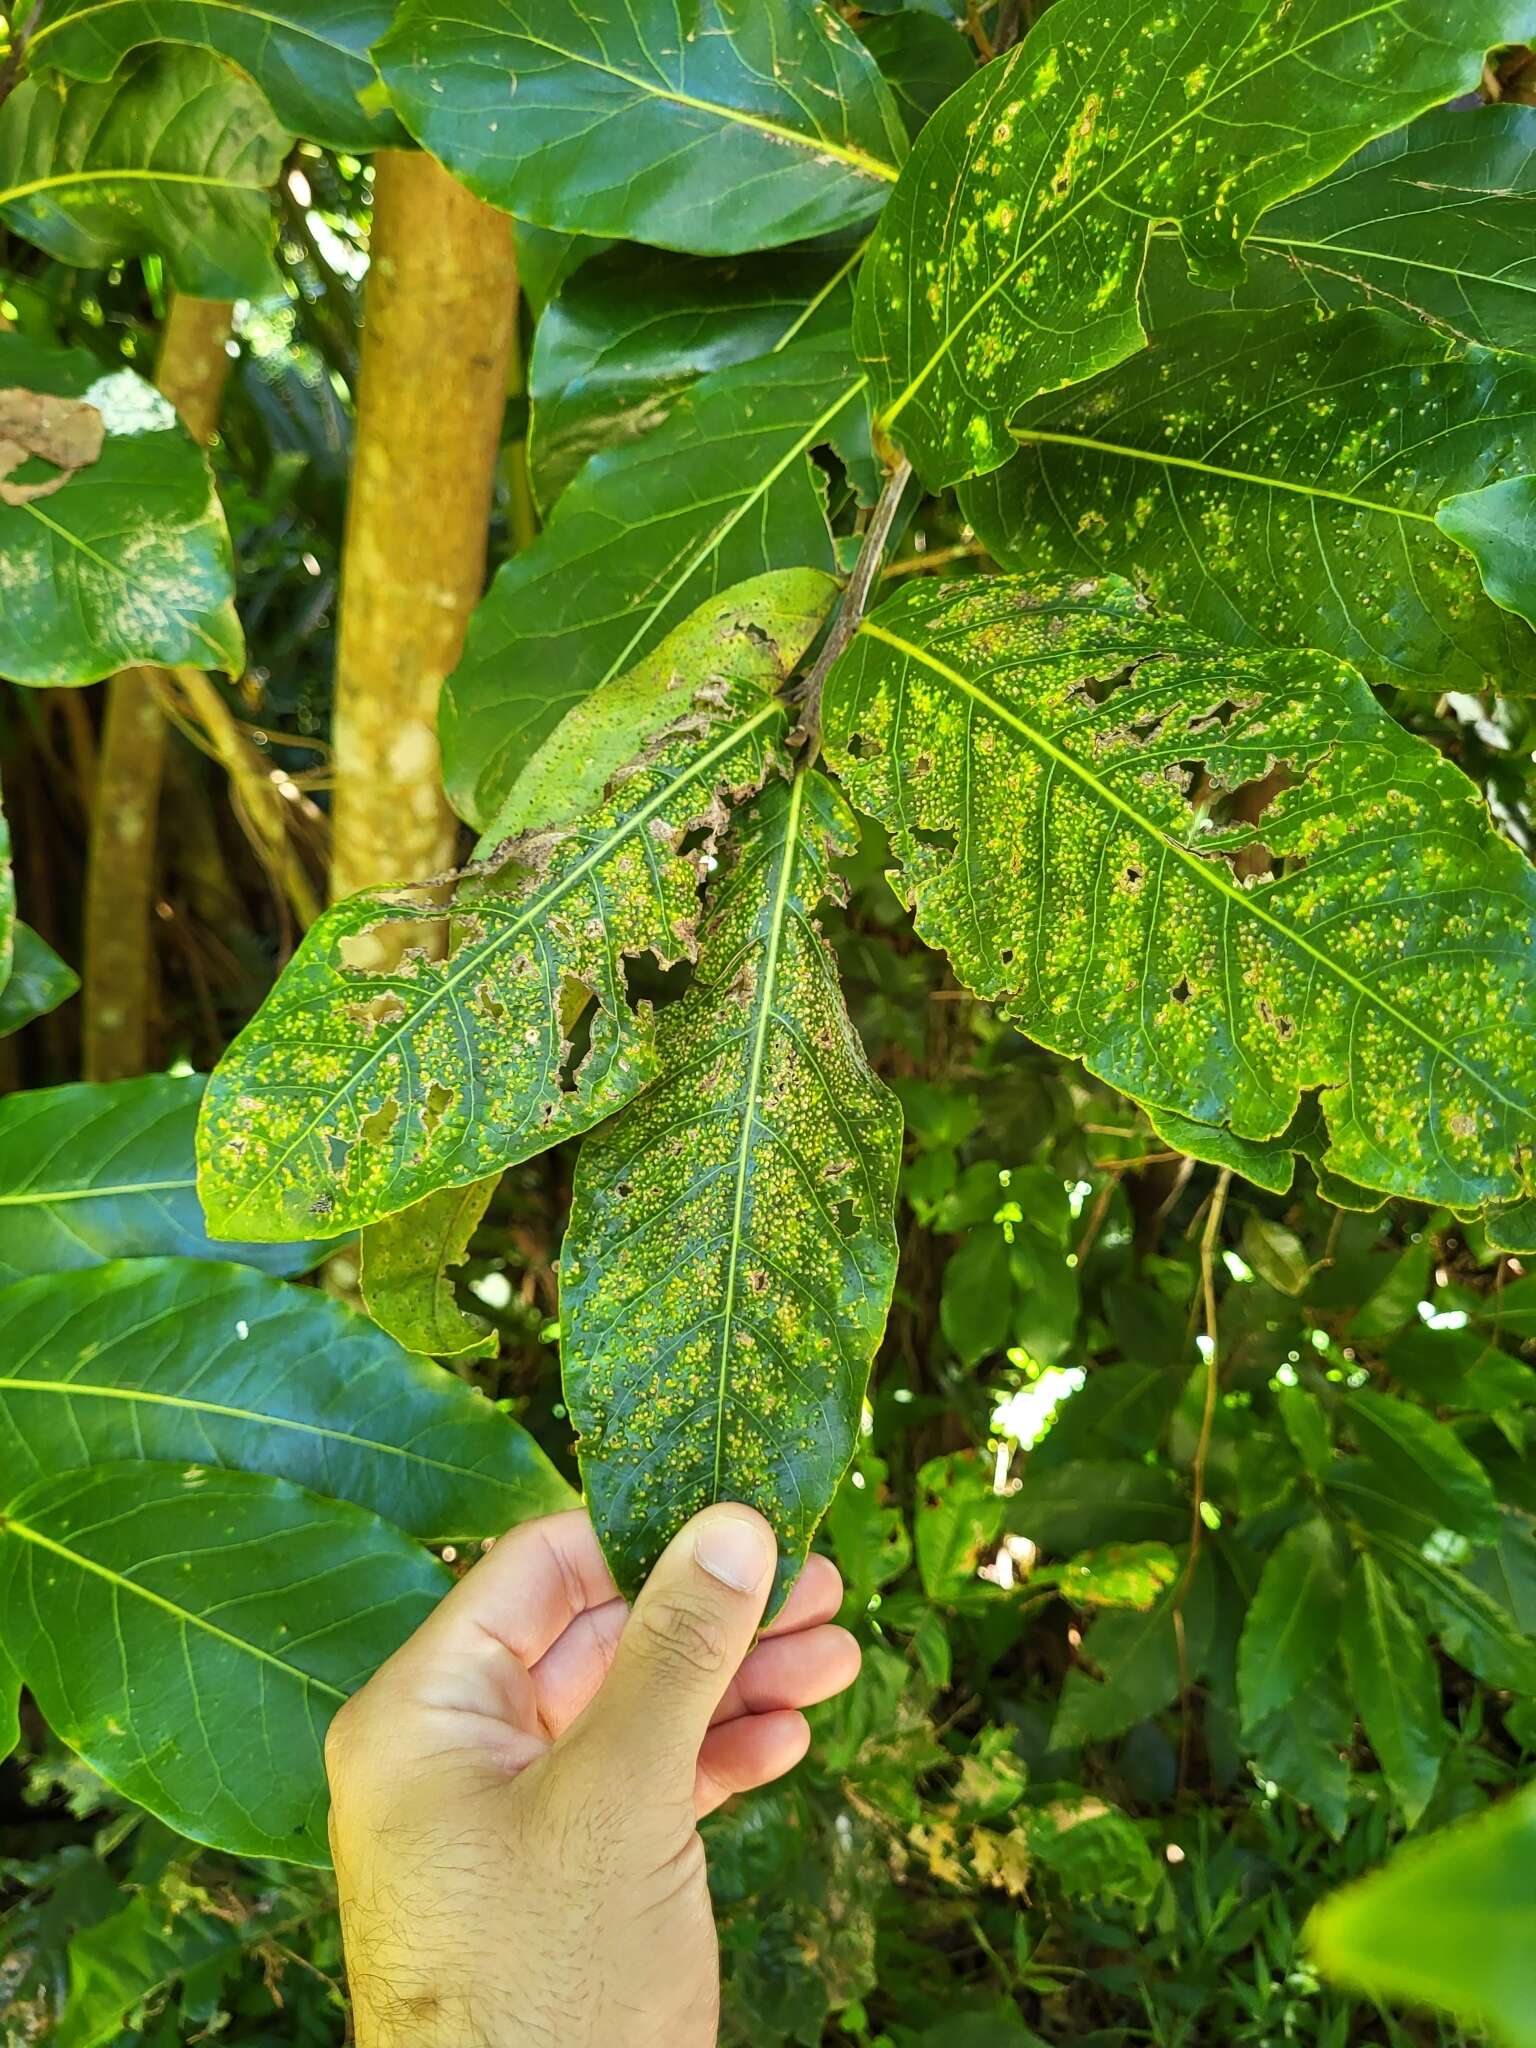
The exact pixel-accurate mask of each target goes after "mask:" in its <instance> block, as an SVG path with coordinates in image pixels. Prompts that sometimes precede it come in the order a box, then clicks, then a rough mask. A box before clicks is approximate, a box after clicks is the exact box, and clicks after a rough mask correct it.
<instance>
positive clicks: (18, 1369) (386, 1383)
mask: <svg viewBox="0 0 1536 2048" xmlns="http://www.w3.org/2000/svg"><path fill="white" fill-rule="evenodd" d="M0 1332H3V1334H4V1343H3V1353H0V1469H3V1470H4V1472H5V1474H6V1480H7V1484H9V1485H11V1486H13V1487H19V1486H23V1485H26V1484H27V1483H28V1482H29V1481H31V1480H33V1479H40V1478H43V1477H45V1476H46V1475H47V1474H48V1473H50V1472H54V1471H58V1470H60V1469H61V1468H63V1467H65V1466H72V1465H93V1464H104V1463H109V1462H111V1461H113V1460H120V1459H122V1458H123V1457H124V1456H125V1455H126V1454H127V1453H128V1452H129V1451H130V1450H132V1451H134V1452H136V1453H137V1455H138V1456H140V1457H144V1458H150V1459H157V1460H159V1461H161V1462H163V1463H167V1464H176V1463H186V1464H196V1465H206V1466H223V1467H226V1468H229V1469H232V1470H239V1471H246V1472H269V1473H271V1474H272V1475H273V1476H274V1477H276V1478H279V1479H291V1480H292V1481H293V1482H294V1483H295V1484H296V1485H299V1486H304V1487H307V1488H308V1489H309V1491H310V1492H311V1493H318V1494H325V1495H327V1496H329V1497H331V1498H334V1499H337V1500H349V1501H352V1502H355V1503H356V1505H357V1506H359V1507H363V1508H369V1509H371V1510H372V1511H373V1512H374V1513H375V1514H377V1515H381V1516H382V1517H383V1518H384V1519H385V1520H386V1521H389V1522H393V1523H395V1524H396V1525H397V1526H398V1527H399V1528H402V1529H405V1530H407V1531H408V1532H409V1533H410V1534H411V1535H413V1536H418V1537H421V1538H422V1539H424V1540H429V1541H432V1542H437V1543H445V1542H449V1541H456V1542H461V1543H462V1542H478V1541H479V1540H480V1539H481V1538H482V1537H487V1536H499V1535H501V1533H502V1532H503V1531H504V1530H505V1529H508V1528H510V1527H511V1526H512V1524H513V1523H514V1522H522V1521H527V1520H528V1519H529V1518H530V1517H532V1516H534V1515H541V1514H553V1513H556V1512H558V1511H559V1510H560V1509H562V1508H566V1507H569V1506H570V1505H571V1504H572V1494H571V1490H570V1488H569V1487H568V1486H567V1485H566V1484H565V1482H564V1480H563V1479H561V1478H560V1477H559V1475H558V1474H557V1473H556V1471H555V1469H554V1467H553V1466H552V1465H551V1464H550V1463H549V1461H548V1459H547V1458H546V1457H545V1456H544V1454H543V1452H542V1451H540V1450H539V1448H538V1446H537V1445H536V1444H535V1443H534V1441H533V1439H532V1437H530V1436H529V1435H528V1433H527V1432H526V1431H525V1430H524V1429H522V1428H520V1427H519V1425H518V1424H517V1423H515V1422H513V1421H512V1420H511V1418H510V1417H508V1416H506V1415H504V1414H502V1412H501V1411H500V1409H498V1408H496V1407H495V1406H493V1404H492V1403H491V1402H490V1401H488V1400H487V1399H486V1398H485V1397H484V1395H482V1394H479V1393H477V1392H476V1391H475V1390H474V1389H473V1388H471V1387H469V1386H466V1385H465V1384H464V1382H463V1381H462V1380H459V1379H456V1378H455V1377H454V1376H453V1374H451V1373H448V1372H444V1371H443V1370H442V1369H441V1368H440V1367H437V1366H433V1365H429V1364H428V1363H427V1362H426V1360H425V1359H422V1358H416V1357H413V1356H412V1355H411V1354H410V1353H409V1352H407V1351H405V1350H403V1349H402V1348H401V1346H400V1345H399V1344H397V1343H396V1342H395V1341H394V1339H393V1338H392V1337H389V1336H386V1335H385V1333H384V1332H383V1331H382V1330H379V1329H376V1328H375V1327H374V1325H373V1324H372V1323H370V1322H368V1321H366V1320H365V1319H364V1318H363V1317H362V1316H359V1315H357V1314H355V1313H354V1312H353V1311H352V1310H350V1309H347V1308H344V1307H343V1306H342V1304H341V1303H340V1302H338V1301H333V1300H332V1299H331V1297H330V1296H329V1295H327V1294H323V1293H321V1292H320V1291H319V1289H317V1288H313V1287H285V1286H284V1285H283V1284H282V1283H281V1281H277V1280H268V1279H266V1278H264V1277H263V1276H262V1275H261V1274H259V1273H252V1272H250V1271H249V1270H248V1269H246V1268H245V1267H242V1266H217V1265H207V1264H202V1263H197V1262H194V1261H192V1260H188V1259H135V1260H131V1261H129V1260H125V1261H122V1262H120V1263H118V1264H114V1265H109V1266H102V1267H98V1268H97V1269H96V1270H94V1271H91V1272H83V1273H69V1274H55V1275H47V1276H44V1277H43V1278H41V1279H37V1280H23V1281H20V1282H19V1283H18V1284H17V1285H15V1286H14V1287H10V1288H7V1289H5V1290H4V1291H3V1292H0Z"/></svg>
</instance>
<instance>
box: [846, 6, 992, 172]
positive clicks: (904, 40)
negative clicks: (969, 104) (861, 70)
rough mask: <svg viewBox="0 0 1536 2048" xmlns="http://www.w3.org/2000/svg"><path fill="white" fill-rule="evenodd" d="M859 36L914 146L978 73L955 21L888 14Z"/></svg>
mask: <svg viewBox="0 0 1536 2048" xmlns="http://www.w3.org/2000/svg"><path fill="white" fill-rule="evenodd" d="M859 36H860V39H861V40H862V42H863V44H864V47H865V49H866V50H868V51H869V53H870V55H871V56H872V57H873V58H874V60H875V62H876V63H877V64H878V65H879V66H880V70H881V73H882V74H883V76H884V78H885V82H886V84H887V85H888V86H889V87H890V88H891V91H892V93H893V94H894V96H895V100H896V106H897V110H898V112H899V113H900V115H901V119H902V125H903V126H904V127H905V129H906V131H907V134H908V135H909V136H911V137H912V139H913V140H914V141H915V140H916V139H917V137H918V135H920V134H921V132H922V130H923V129H924V128H925V127H926V126H927V124H928V123H929V121H931V120H932V119H933V116H934V115H935V114H936V113H937V112H938V110H939V108H940V107H941V106H942V105H943V104H944V102H945V100H947V99H948V98H949V96H950V94H951V93H954V92H958V91H959V90H960V88H961V86H962V85H964V84H965V82H966V80H967V79H968V78H969V77H970V76H971V74H972V73H973V72H974V71H975V69H976V50H975V46H974V44H972V43H971V42H970V41H969V39H968V38H967V37H966V36H965V35H964V34H963V33H962V31H961V30H960V28H959V26H958V25H957V24H956V23H955V22H954V21H952V20H948V19H945V18H942V17H940V16H938V15H934V14H922V13H917V12H913V11H910V10H908V11H904V12H902V13H898V14H888V15H886V16H885V17H884V18H883V19H879V18H877V19H875V20H872V21H866V22H864V23H863V24H862V26H861V27H860V29H859Z"/></svg>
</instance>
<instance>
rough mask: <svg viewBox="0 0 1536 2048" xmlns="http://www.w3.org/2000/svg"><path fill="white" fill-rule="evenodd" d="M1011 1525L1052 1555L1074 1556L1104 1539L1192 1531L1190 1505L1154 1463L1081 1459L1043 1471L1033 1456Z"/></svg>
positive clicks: (1134, 1539) (1153, 1537)
mask: <svg viewBox="0 0 1536 2048" xmlns="http://www.w3.org/2000/svg"><path fill="white" fill-rule="evenodd" d="M1008 1526H1009V1528H1010V1529H1012V1530H1014V1531H1015V1532H1016V1533H1017V1534H1018V1535H1020V1536H1027V1537H1028V1538H1029V1540H1030V1541H1031V1543H1036V1544H1038V1545H1039V1546H1040V1548H1041V1549H1042V1550H1044V1551H1048V1552H1049V1553H1050V1554H1051V1555H1052V1556H1053V1557H1071V1556H1072V1555H1073V1554H1074V1553H1075V1552H1077V1551H1080V1550H1092V1549H1093V1548H1094V1547H1095V1545H1097V1544H1101V1543H1137V1542H1151V1541H1154V1540H1156V1539H1158V1538H1164V1539H1169V1540H1172V1539H1176V1538H1178V1537H1179V1536H1181V1535H1184V1534H1185V1533H1187V1531H1188V1528H1189V1508H1188V1506H1187V1504H1186V1503H1185V1501H1184V1500H1183V1498H1182V1496H1181V1495H1180V1493H1179V1490H1178V1487H1177V1486H1176V1485H1175V1484H1174V1481H1173V1480H1172V1478H1171V1477H1170V1476H1169V1475H1168V1473H1166V1472H1163V1471H1159V1470H1158V1469H1157V1468H1156V1467H1155V1466H1151V1465H1141V1464H1134V1463H1131V1462H1130V1461H1127V1462H1125V1463H1123V1464H1121V1463H1117V1462H1106V1463H1103V1464H1100V1463H1097V1462H1094V1461H1091V1460H1087V1459H1082V1460H1079V1461H1077V1462H1076V1463H1074V1464H1070V1465H1059V1466H1056V1467H1054V1468H1047V1469H1046V1470H1044V1471H1040V1470H1037V1468H1036V1466H1035V1464H1034V1461H1033V1460H1029V1461H1027V1462H1026V1464H1025V1467H1024V1483H1023V1485H1022V1486H1021V1487H1020V1488H1019V1491H1018V1492H1017V1493H1016V1494H1014V1495H1013V1496H1012V1497H1011V1498H1010V1501H1009V1506H1008Z"/></svg>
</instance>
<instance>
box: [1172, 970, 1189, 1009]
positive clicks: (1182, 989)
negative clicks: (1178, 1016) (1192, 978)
mask: <svg viewBox="0 0 1536 2048" xmlns="http://www.w3.org/2000/svg"><path fill="white" fill-rule="evenodd" d="M1172 993H1173V1000H1174V1001H1175V1002H1176V1003H1187V1002H1188V1001H1189V998H1190V995H1191V993H1192V991H1191V989H1190V986H1189V976H1188V975H1187V974H1181V975H1180V976H1179V978H1178V980H1177V981H1176V982H1175V983H1174V984H1173V991H1172Z"/></svg>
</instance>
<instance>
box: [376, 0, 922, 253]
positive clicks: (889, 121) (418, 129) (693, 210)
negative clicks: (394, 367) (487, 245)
mask: <svg viewBox="0 0 1536 2048" xmlns="http://www.w3.org/2000/svg"><path fill="white" fill-rule="evenodd" d="M376 54H377V56H378V61H379V68H380V70H381V71H382V72H383V74H384V78H385V81H386V83H387V84H388V86H389V89H390V92H391V94H392V96H393V98H394V102H395V105H396V106H397V107H398V109H399V111H400V115H401V118H402V119H403V120H404V122H405V125H406V126H407V127H408V128H409V129H410V131H411V133H412V134H413V135H414V136H415V137H416V139H417V141H418V142H420V143H421V144H422V145H423V146H424V147H425V148H427V149H429V150H431V152H432V154H433V155H434V156H436V157H438V158H440V159H441V161H442V162H443V163H445V164H446V165H447V166H448V168H449V170H451V171H452V172H453V173H454V175H455V176H456V177H458V178H460V179H461V180H462V181H463V182H464V183H465V184H466V185H468V187H469V188H470V190H471V191H472V192H478V193H479V194H480V196H481V198H482V199H489V200H491V201H492V202H493V204H495V205H497V206H503V207H505V208H506V210H507V211H508V212H509V213H515V214H517V215H518V217H519V218H520V219H522V220H530V221H536V222H537V223H538V224H539V225H540V226H542V227H549V228H566V229H571V230H574V231H575V232H576V233H578V234H584V235H616V236H619V237H621V238H622V239H624V240H626V241H631V242H649V243H652V244H654V245H655V246H657V247H659V248H663V249H692V250H696V251H698V252H699V253H701V254H704V255H730V254H731V253H733V252H734V251H737V250H741V249H753V248H762V247H764V246H766V245H769V244H773V243H778V242H793V241H797V240H799V239H801V238H802V237H804V236H808V235H818V234H825V233H827V232H828V231H829V230H830V229H832V228H838V227H843V226H846V225H847V224H848V223H849V222H851V221H858V220H865V219H867V218H868V217H869V215H871V214H872V213H875V212H877V211H878V209H879V207H880V206H881V204H882V203H883V201H884V199H885V197H886V194H887V193H888V192H889V191H890V188H891V183H892V181H893V180H894V178H895V176H896V166H897V164H898V163H899V162H900V160H901V155H902V151H903V148H904V145H905V136H904V135H903V133H902V128H901V123H900V120H899V119H898V117H897V114H896V109H895V105H894V103H893V101H892V99H891V96H890V93H889V91H888V90H887V88H886V86H885V84H884V82H883V80H882V79H881V77H880V73H879V71H878V70H877V69H876V67H875V64H874V60H873V59H872V58H871V57H870V56H869V54H868V53H867V52H866V51H865V49H864V48H863V46H862V44H861V43H860V42H859V39H858V37H857V36H856V35H854V33H853V32H852V30H851V29H849V28H848V27H846V26H845V24H844V23H843V21H842V20H841V19H840V18H839V16H838V15H837V14H836V13H834V11H833V10H832V9H831V8H830V7H823V6H821V5H819V4H817V0H751V4H750V5H748V4H745V0H694V4H693V6H692V7H691V8H690V9H689V11H688V13H687V14H686V15H682V14H679V12H678V10H677V8H676V6H675V5H674V4H673V0H635V4H632V5H628V6H625V7H617V6H613V5H611V4H604V5H599V6H593V5H591V4H590V0H464V5H463V6H461V8H460V9H459V11H458V12H457V13H456V14H454V15H452V16H450V15H445V14H444V13H443V12H442V10H441V8H439V7H437V6H435V5H434V4H432V0H405V5H404V6H402V8H401V9H400V11H399V14H398V15H397V17H396V21H395V25H394V27H393V29H392V30H391V31H390V33H389V34H388V35H387V36H385V38H384V39H383V41H382V42H381V43H379V44H378V45H377V52H376Z"/></svg>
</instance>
